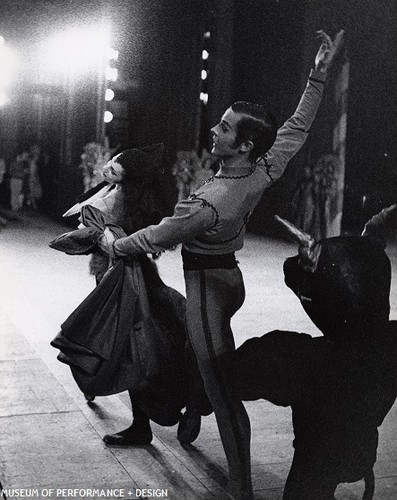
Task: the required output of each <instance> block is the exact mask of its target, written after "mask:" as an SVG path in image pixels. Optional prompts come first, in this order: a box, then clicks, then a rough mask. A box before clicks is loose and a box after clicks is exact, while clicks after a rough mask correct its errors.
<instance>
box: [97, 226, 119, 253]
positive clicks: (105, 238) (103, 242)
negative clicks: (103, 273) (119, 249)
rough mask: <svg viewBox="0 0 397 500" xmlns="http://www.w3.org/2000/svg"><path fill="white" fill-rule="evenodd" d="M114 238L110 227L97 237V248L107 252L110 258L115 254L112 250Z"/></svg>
mask: <svg viewBox="0 0 397 500" xmlns="http://www.w3.org/2000/svg"><path fill="white" fill-rule="evenodd" d="M115 240H116V238H115V236H114V234H113V233H112V231H110V229H109V228H108V227H107V228H106V229H105V231H104V232H103V235H102V236H101V237H100V238H99V240H98V246H99V248H100V249H101V250H102V251H103V252H105V253H107V254H108V255H109V257H110V258H112V259H115V258H116V257H117V256H116V255H115V253H114V251H113V243H114V241H115Z"/></svg>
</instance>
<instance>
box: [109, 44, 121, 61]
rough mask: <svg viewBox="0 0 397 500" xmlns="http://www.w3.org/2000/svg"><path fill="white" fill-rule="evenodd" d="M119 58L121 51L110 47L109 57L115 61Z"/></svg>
mask: <svg viewBox="0 0 397 500" xmlns="http://www.w3.org/2000/svg"><path fill="white" fill-rule="evenodd" d="M118 58H119V51H118V50H116V49H114V48H113V47H109V50H108V59H109V60H113V61H117V60H118Z"/></svg>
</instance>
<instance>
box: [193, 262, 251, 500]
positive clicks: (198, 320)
mask: <svg viewBox="0 0 397 500" xmlns="http://www.w3.org/2000/svg"><path fill="white" fill-rule="evenodd" d="M185 281H186V295H187V304H186V306H187V310H186V317H187V328H188V334H189V338H190V341H191V343H192V346H193V349H194V351H195V354H196V357H197V361H198V364H199V368H200V372H201V375H202V377H203V380H204V386H205V390H206V392H207V395H208V397H209V399H210V401H211V404H212V407H213V409H214V412H215V416H216V420H217V423H218V428H219V432H220V436H221V439H222V444H223V447H224V450H225V453H226V457H227V461H228V465H229V485H228V492H229V493H230V495H231V496H232V497H233V498H235V499H236V500H237V499H238V500H242V499H244V500H245V499H252V498H253V494H252V484H251V465H250V422H249V419H248V415H247V412H246V410H245V408H244V405H243V403H242V402H241V400H240V399H238V398H236V397H235V395H234V392H233V385H232V383H231V376H232V372H231V370H230V366H229V365H230V353H232V352H233V351H234V350H235V343H234V338H233V332H232V330H231V327H230V319H231V317H232V316H233V314H234V313H235V312H236V311H237V310H238V309H239V308H240V307H241V305H242V303H243V302H244V296H245V292H244V283H243V279H242V275H241V271H240V270H239V269H238V268H235V269H230V270H229V269H228V270H226V269H206V270H200V271H185Z"/></svg>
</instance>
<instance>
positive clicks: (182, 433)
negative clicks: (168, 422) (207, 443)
mask: <svg viewBox="0 0 397 500" xmlns="http://www.w3.org/2000/svg"><path fill="white" fill-rule="evenodd" d="M200 429H201V415H200V413H199V412H197V411H194V410H186V411H185V413H184V414H183V415H182V416H181V418H180V420H179V425H178V432H177V437H178V441H179V442H180V443H181V444H190V443H193V441H195V439H197V437H198V435H199V434H200Z"/></svg>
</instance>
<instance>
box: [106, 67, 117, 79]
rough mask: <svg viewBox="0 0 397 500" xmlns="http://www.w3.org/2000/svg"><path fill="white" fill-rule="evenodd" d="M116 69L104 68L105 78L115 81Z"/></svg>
mask: <svg viewBox="0 0 397 500" xmlns="http://www.w3.org/2000/svg"><path fill="white" fill-rule="evenodd" d="M117 76H118V71H117V68H110V67H107V68H106V80H110V81H111V82H115V81H116V80H117Z"/></svg>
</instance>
